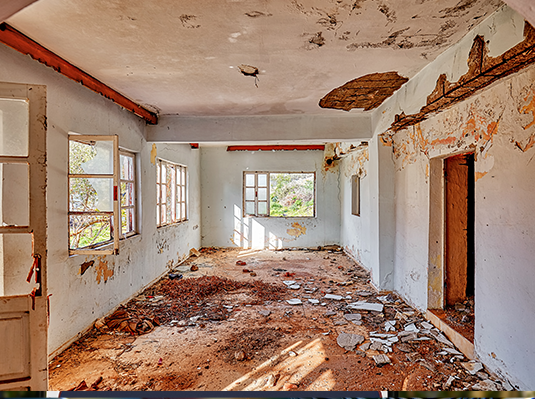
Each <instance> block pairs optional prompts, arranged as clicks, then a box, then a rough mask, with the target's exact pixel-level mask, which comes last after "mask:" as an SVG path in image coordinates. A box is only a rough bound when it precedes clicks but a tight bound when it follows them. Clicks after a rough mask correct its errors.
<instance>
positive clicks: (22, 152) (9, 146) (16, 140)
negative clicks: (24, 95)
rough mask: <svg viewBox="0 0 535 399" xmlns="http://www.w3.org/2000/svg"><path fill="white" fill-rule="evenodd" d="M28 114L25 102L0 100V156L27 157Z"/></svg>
mask: <svg viewBox="0 0 535 399" xmlns="http://www.w3.org/2000/svg"><path fill="white" fill-rule="evenodd" d="M29 112H30V111H29V104H28V101H26V100H18V99H4V98H2V99H0V155H10V156H26V155H28V136H29V123H28V120H29Z"/></svg>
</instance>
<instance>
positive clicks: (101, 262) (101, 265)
mask: <svg viewBox="0 0 535 399" xmlns="http://www.w3.org/2000/svg"><path fill="white" fill-rule="evenodd" d="M96 271H97V284H100V281H101V280H104V282H107V281H108V279H109V278H111V277H112V276H113V274H114V272H113V269H110V268H109V267H108V260H107V259H106V257H105V256H99V257H98V265H97V267H96Z"/></svg>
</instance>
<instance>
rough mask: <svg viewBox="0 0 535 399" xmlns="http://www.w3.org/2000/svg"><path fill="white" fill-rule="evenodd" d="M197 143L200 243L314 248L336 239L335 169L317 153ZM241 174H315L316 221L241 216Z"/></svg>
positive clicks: (209, 244) (338, 203) (338, 223)
mask: <svg viewBox="0 0 535 399" xmlns="http://www.w3.org/2000/svg"><path fill="white" fill-rule="evenodd" d="M226 149H227V147H226V146H202V145H201V164H202V172H201V181H202V191H201V194H202V245H203V246H205V247H207V246H215V247H234V246H237V247H242V248H248V247H252V248H278V247H284V248H286V247H316V246H318V245H325V244H338V243H339V241H340V189H339V184H338V167H337V166H335V167H333V168H330V169H329V170H328V171H325V170H324V169H323V155H324V153H323V152H322V151H274V152H273V151H255V152H252V151H227V150H226ZM244 171H269V172H316V217H315V218H278V217H277V218H275V217H272V218H269V217H243V211H242V192H243V189H242V187H243V172H244Z"/></svg>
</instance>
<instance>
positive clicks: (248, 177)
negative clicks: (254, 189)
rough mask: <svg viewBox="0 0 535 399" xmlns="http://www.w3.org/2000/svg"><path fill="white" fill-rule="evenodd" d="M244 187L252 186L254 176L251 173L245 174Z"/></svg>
mask: <svg viewBox="0 0 535 399" xmlns="http://www.w3.org/2000/svg"><path fill="white" fill-rule="evenodd" d="M245 185H246V186H254V175H253V174H251V173H247V174H246V175H245Z"/></svg>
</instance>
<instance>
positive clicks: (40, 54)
mask: <svg viewBox="0 0 535 399" xmlns="http://www.w3.org/2000/svg"><path fill="white" fill-rule="evenodd" d="M0 42H1V43H4V44H5V45H6V46H9V47H11V48H13V49H15V50H17V51H18V52H20V53H22V54H27V55H29V56H30V57H32V58H33V59H34V60H37V61H39V62H40V63H42V64H45V65H46V66H49V67H51V68H54V70H55V71H57V72H59V73H61V74H62V75H64V76H66V77H68V78H69V79H72V80H74V81H75V82H79V83H81V84H82V85H83V86H85V87H87V88H88V89H90V90H93V91H94V92H96V93H99V94H101V95H103V96H104V97H106V98H107V99H110V100H112V101H113V102H115V103H116V104H118V105H120V106H121V107H123V108H125V109H127V110H129V111H131V112H133V113H134V114H136V115H137V116H139V117H141V118H143V119H145V120H146V121H147V122H148V123H150V124H153V125H155V124H157V123H158V115H156V114H155V113H154V112H151V111H149V110H148V109H146V108H143V107H142V106H141V105H139V104H136V103H135V102H133V101H132V100H130V99H128V98H126V97H125V96H123V95H122V94H121V93H119V92H117V91H115V90H113V89H112V88H111V87H109V86H107V85H106V84H104V83H102V82H101V81H99V80H97V79H95V78H94V77H92V76H91V75H89V74H87V73H86V72H84V71H82V70H81V69H80V68H78V67H75V66H74V65H72V64H71V63H70V62H68V61H67V60H64V59H63V58H61V57H60V56H58V55H57V54H54V53H53V52H52V51H50V50H48V49H46V48H44V47H43V46H41V45H40V44H39V43H37V42H36V41H34V40H32V39H30V38H29V37H28V36H26V35H24V34H23V33H21V32H19V31H18V30H16V29H15V28H13V27H12V26H10V25H8V24H6V23H3V24H0Z"/></svg>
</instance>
